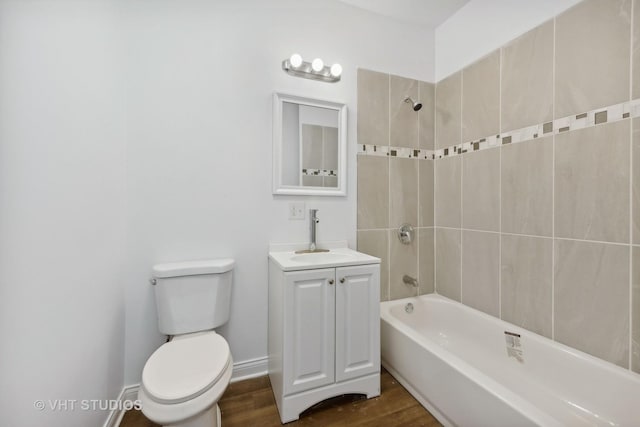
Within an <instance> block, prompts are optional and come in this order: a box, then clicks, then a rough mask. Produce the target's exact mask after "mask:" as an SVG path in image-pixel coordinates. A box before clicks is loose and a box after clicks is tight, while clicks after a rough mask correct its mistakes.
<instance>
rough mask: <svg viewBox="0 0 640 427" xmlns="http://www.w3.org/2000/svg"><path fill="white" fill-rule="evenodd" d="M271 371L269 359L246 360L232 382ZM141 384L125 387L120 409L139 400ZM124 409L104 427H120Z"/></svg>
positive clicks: (236, 365)
mask: <svg viewBox="0 0 640 427" xmlns="http://www.w3.org/2000/svg"><path fill="white" fill-rule="evenodd" d="M268 369H269V358H268V357H266V356H265V357H258V358H257V359H251V360H245V361H244V362H238V363H234V364H233V374H232V375H231V382H232V383H235V382H237V381H242V380H248V379H250V378H256V377H261V376H263V375H267V371H268ZM139 389H140V384H132V385H128V386H126V387H124V388H123V389H122V391H121V392H120V395H119V396H118V401H119V402H121V404H120V405H118V407H119V408H123V407H124V405H123V404H122V402H126V401H128V400H129V401H135V400H137V399H138V390H139ZM124 413H125V410H124V409H114V410H113V411H111V414H109V418H108V419H107V421H106V422H105V423H104V427H118V426H119V425H120V423H121V422H122V418H123V417H124Z"/></svg>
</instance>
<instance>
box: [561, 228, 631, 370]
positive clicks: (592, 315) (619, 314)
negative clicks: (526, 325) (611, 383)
mask: <svg viewBox="0 0 640 427" xmlns="http://www.w3.org/2000/svg"><path fill="white" fill-rule="evenodd" d="M555 245H556V248H555V268H554V270H555V271H554V274H555V285H554V318H555V319H554V327H555V339H556V340H557V341H559V342H561V343H563V344H566V345H568V346H571V347H574V348H577V349H578V350H582V351H584V352H586V353H589V354H592V355H594V356H596V357H600V358H602V359H604V360H607V361H609V362H612V363H615V364H616V365H620V366H622V367H625V368H626V367H628V366H629V256H630V253H629V252H630V249H629V247H628V246H623V245H611V244H606V243H590V242H581V241H575V240H556V242H555Z"/></svg>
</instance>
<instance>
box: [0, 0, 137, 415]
mask: <svg viewBox="0 0 640 427" xmlns="http://www.w3.org/2000/svg"><path fill="white" fill-rule="evenodd" d="M117 14H118V12H117V10H116V7H115V2H113V1H106V0H104V1H103V0H95V1H91V2H82V1H66V0H59V1H56V2H50V1H27V0H21V1H0V208H1V211H0V325H1V327H2V343H0V347H1V348H2V349H1V350H0V425H3V426H78V427H84V426H98V425H101V424H102V423H103V422H104V421H105V419H106V417H107V416H108V412H101V411H97V412H95V411H80V410H76V411H71V410H70V408H69V410H67V411H57V412H56V411H52V410H50V409H45V410H44V411H37V410H36V409H34V405H33V404H34V401H35V400H36V399H42V400H44V401H45V402H47V401H48V400H49V399H52V400H53V399H112V398H115V397H116V396H117V395H118V393H119V392H120V390H121V389H122V385H123V378H124V377H123V371H124V335H123V334H124V314H125V313H124V295H123V287H122V280H121V266H122V265H123V256H122V248H123V246H124V227H125V216H124V206H123V203H124V194H125V188H124V177H125V174H124V173H125V169H124V154H125V151H124V150H125V145H124V132H123V124H124V120H123V116H122V109H121V106H122V102H121V99H120V97H121V94H122V88H121V85H120V82H121V79H120V74H119V67H118V63H119V60H118V49H119V46H118V44H119V42H118V34H119V32H118V28H117V21H118V18H117ZM47 404H48V403H47Z"/></svg>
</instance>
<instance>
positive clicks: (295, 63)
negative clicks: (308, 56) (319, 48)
mask: <svg viewBox="0 0 640 427" xmlns="http://www.w3.org/2000/svg"><path fill="white" fill-rule="evenodd" d="M289 63H290V64H291V66H292V67H293V68H298V67H299V66H301V65H302V56H300V55H299V54H297V53H294V54H293V55H291V58H289Z"/></svg>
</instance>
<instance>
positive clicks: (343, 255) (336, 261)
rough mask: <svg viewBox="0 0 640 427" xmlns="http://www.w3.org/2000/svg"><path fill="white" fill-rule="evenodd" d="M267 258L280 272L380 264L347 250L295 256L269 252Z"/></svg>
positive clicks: (293, 253)
mask: <svg viewBox="0 0 640 427" xmlns="http://www.w3.org/2000/svg"><path fill="white" fill-rule="evenodd" d="M269 258H270V259H271V260H273V261H274V262H275V263H276V264H277V265H278V266H279V267H280V269H281V270H282V271H295V270H311V269H316V268H331V267H346V266H349V265H365V264H380V258H376V257H374V256H371V255H367V254H363V253H362V252H358V251H354V250H353V249H349V248H333V249H330V250H329V252H316V253H312V254H297V253H295V251H271V252H269Z"/></svg>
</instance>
